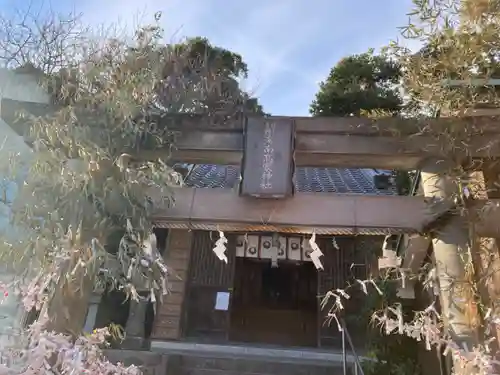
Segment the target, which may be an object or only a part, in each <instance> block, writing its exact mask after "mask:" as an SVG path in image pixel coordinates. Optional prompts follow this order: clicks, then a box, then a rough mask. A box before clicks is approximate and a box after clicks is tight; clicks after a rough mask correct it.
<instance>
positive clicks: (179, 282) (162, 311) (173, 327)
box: [152, 229, 193, 340]
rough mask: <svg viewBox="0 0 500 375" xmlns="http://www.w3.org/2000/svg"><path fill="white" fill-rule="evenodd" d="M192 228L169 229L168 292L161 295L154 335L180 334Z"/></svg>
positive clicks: (164, 337)
mask: <svg viewBox="0 0 500 375" xmlns="http://www.w3.org/2000/svg"><path fill="white" fill-rule="evenodd" d="M192 236H193V232H191V231H187V230H182V229H172V230H170V232H169V234H168V238H167V248H166V250H165V253H164V254H165V255H164V258H165V263H166V265H167V267H168V268H169V270H172V272H171V273H170V272H169V279H168V282H169V285H170V292H169V294H167V295H166V296H164V297H163V303H162V304H161V305H160V306H159V307H158V311H157V314H156V316H155V321H154V325H153V334H152V338H153V339H158V340H177V339H179V338H180V335H181V317H182V306H183V302H184V294H185V293H184V291H185V288H186V280H187V276H188V268H189V259H190V253H191V241H192Z"/></svg>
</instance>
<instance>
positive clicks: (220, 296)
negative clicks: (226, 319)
mask: <svg viewBox="0 0 500 375" xmlns="http://www.w3.org/2000/svg"><path fill="white" fill-rule="evenodd" d="M228 309H229V293H228V292H217V296H216V297H215V310H219V311H227V310H228Z"/></svg>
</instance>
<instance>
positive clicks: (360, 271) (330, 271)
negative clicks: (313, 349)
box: [318, 236, 383, 347]
mask: <svg viewBox="0 0 500 375" xmlns="http://www.w3.org/2000/svg"><path fill="white" fill-rule="evenodd" d="M382 241H383V238H381V237H379V236H358V237H351V236H345V237H343V236H338V237H335V243H336V244H337V246H338V248H339V249H337V248H336V247H335V246H334V242H333V239H332V238H331V237H329V238H322V239H321V241H320V242H319V243H318V244H319V246H320V248H321V251H322V252H323V253H324V256H323V257H322V258H321V259H322V262H323V267H324V271H318V300H319V302H321V299H322V298H323V296H325V294H326V293H327V292H328V291H331V290H335V289H345V288H346V287H347V286H348V285H349V284H353V283H354V282H355V279H361V280H364V279H365V278H366V276H367V274H368V272H369V271H368V270H369V268H370V264H371V259H370V258H371V257H372V256H373V255H374V249H375V250H377V249H378V250H380V249H381V246H382ZM348 293H349V295H350V297H351V298H350V299H349V300H348V301H345V303H344V307H345V310H344V311H343V314H342V316H344V317H345V316H348V315H356V314H357V315H359V309H360V306H362V305H363V298H364V295H363V294H362V292H361V289H360V288H359V287H357V286H353V287H351V288H349V289H348ZM333 303H334V299H330V300H329V303H327V304H326V305H325V306H324V307H323V309H321V308H318V315H319V317H318V324H319V327H318V331H319V335H318V346H320V347H321V346H326V347H329V346H331V347H339V346H340V345H341V335H340V333H339V331H338V327H337V323H336V322H335V321H334V320H331V319H328V312H329V310H330V309H331V307H332V305H333ZM347 321H349V319H347ZM365 328H366V327H364V326H363V327H360V326H357V325H355V324H352V325H349V324H348V330H349V333H350V334H351V337H352V338H353V341H357V340H356V338H357V337H359V338H360V340H359V341H362V339H361V338H362V337H363V336H364V334H365Z"/></svg>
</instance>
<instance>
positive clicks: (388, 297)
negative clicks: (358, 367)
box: [346, 280, 421, 375]
mask: <svg viewBox="0 0 500 375" xmlns="http://www.w3.org/2000/svg"><path fill="white" fill-rule="evenodd" d="M377 285H378V287H379V289H380V290H381V291H382V292H383V295H380V294H378V293H369V294H368V295H367V296H366V297H365V298H366V299H365V300H364V303H363V305H362V308H361V311H360V312H359V314H358V315H356V316H348V317H347V318H346V320H347V322H348V325H353V324H356V325H363V326H371V329H369V330H367V332H368V333H367V341H368V345H367V346H368V351H369V357H370V358H372V359H373V361H372V362H368V361H365V362H363V363H362V366H363V370H364V373H365V375H378V374H385V375H407V374H412V375H419V374H421V372H420V367H419V364H418V343H417V342H416V341H415V340H413V339H411V338H409V337H407V336H404V335H399V334H397V333H394V334H391V335H385V334H384V333H383V332H381V331H380V329H379V327H377V326H376V325H375V324H374V322H372V321H371V319H372V316H373V313H374V312H376V311H381V310H384V309H385V308H386V307H388V306H393V305H394V304H396V303H401V300H399V299H398V298H397V296H396V288H395V285H396V283H393V282H391V281H390V280H385V281H380V282H379V283H378V284H377ZM403 310H407V313H408V315H411V314H412V311H411V306H403ZM408 317H409V318H410V316H408ZM410 320H411V319H410Z"/></svg>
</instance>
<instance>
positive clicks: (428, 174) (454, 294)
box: [422, 161, 479, 349]
mask: <svg viewBox="0 0 500 375" xmlns="http://www.w3.org/2000/svg"><path fill="white" fill-rule="evenodd" d="M445 168H446V166H445V165H444V163H439V162H438V163H436V162H434V161H431V162H429V163H428V164H427V165H425V167H424V168H422V187H423V191H424V194H425V196H427V197H433V198H436V199H437V200H443V201H444V200H447V199H450V198H452V196H453V195H454V194H455V193H458V190H457V186H456V184H455V182H454V181H453V179H452V177H450V176H448V175H446V170H445ZM432 244H433V247H434V257H435V260H436V271H437V277H438V279H439V293H440V300H441V309H442V314H443V320H444V324H445V329H446V330H447V331H448V332H447V333H449V334H450V336H451V338H452V340H453V341H454V342H455V343H456V344H458V345H459V346H463V345H467V347H468V348H469V349H472V347H473V346H474V345H475V344H476V343H477V342H478V335H477V327H478V324H479V321H478V320H477V319H478V311H477V308H476V305H475V303H474V295H473V293H472V290H471V287H470V284H469V276H470V275H468V273H467V271H466V270H467V268H469V269H470V267H468V264H470V261H471V259H470V258H471V257H470V248H469V230H468V223H467V221H466V220H465V218H463V217H461V216H459V215H455V216H453V217H452V218H451V219H450V220H449V221H447V222H446V223H445V224H444V225H443V227H442V228H440V229H439V230H438V231H437V232H436V233H435V235H434V238H433V240H432Z"/></svg>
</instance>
